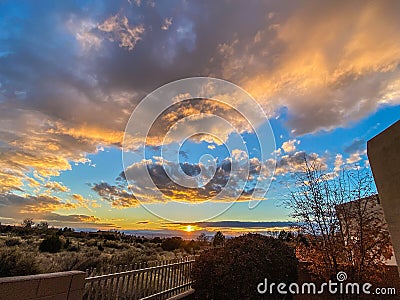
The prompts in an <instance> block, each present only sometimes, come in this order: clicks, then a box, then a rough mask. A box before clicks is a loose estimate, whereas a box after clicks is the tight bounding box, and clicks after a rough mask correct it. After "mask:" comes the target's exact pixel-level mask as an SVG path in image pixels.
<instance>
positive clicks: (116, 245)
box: [103, 240, 128, 249]
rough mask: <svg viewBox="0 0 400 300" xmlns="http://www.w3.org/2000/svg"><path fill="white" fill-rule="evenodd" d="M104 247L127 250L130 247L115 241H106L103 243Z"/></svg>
mask: <svg viewBox="0 0 400 300" xmlns="http://www.w3.org/2000/svg"><path fill="white" fill-rule="evenodd" d="M103 246H104V247H108V248H113V249H123V248H127V247H128V246H127V245H126V244H125V243H121V242H117V241H113V240H104V243H103Z"/></svg>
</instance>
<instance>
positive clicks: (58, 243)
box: [0, 220, 209, 277]
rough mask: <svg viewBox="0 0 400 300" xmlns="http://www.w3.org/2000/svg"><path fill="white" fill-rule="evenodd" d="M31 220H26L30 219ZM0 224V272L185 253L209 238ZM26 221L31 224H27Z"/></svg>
mask: <svg viewBox="0 0 400 300" xmlns="http://www.w3.org/2000/svg"><path fill="white" fill-rule="evenodd" d="M25 221H26V220H25ZM25 221H24V223H23V224H22V226H10V225H7V226H5V225H0V277H6V276H22V275H31V274H38V273H50V272H60V271H69V270H81V271H86V269H90V268H97V269H107V268H108V267H114V266H118V265H128V264H134V263H143V262H152V261H159V260H165V259H173V258H181V257H184V256H187V255H190V254H195V253H197V252H198V251H201V249H204V248H207V247H209V243H208V242H206V241H197V240H196V241H194V240H192V241H186V240H182V238H180V237H172V238H159V237H155V238H145V237H137V236H131V235H125V234H124V233H120V232H108V231H107V232H106V231H98V232H74V231H73V230H72V229H71V228H64V229H58V228H48V226H46V224H38V225H36V226H33V223H32V224H30V223H29V222H25ZM25 223H26V224H25Z"/></svg>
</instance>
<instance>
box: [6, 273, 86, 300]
mask: <svg viewBox="0 0 400 300" xmlns="http://www.w3.org/2000/svg"><path fill="white" fill-rule="evenodd" d="M85 276H86V273H85V272H80V271H69V272H59V273H49V274H39V275H30V276H15V277H5V278H0V299H7V300H22V299H27V300H28V299H29V300H45V299H46V300H50V299H54V300H82V298H83V293H84V287H85Z"/></svg>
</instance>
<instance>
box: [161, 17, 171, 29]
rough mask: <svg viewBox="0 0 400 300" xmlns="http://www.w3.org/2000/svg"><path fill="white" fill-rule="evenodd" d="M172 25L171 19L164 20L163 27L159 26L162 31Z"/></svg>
mask: <svg viewBox="0 0 400 300" xmlns="http://www.w3.org/2000/svg"><path fill="white" fill-rule="evenodd" d="M171 25H172V18H165V19H164V22H163V25H162V26H161V29H162V30H168V28H169V27H170V26H171Z"/></svg>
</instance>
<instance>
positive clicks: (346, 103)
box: [0, 0, 400, 236]
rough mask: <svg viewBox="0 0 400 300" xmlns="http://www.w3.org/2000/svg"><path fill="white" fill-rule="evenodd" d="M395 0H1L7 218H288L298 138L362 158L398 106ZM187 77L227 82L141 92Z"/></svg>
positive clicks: (237, 227)
mask: <svg viewBox="0 0 400 300" xmlns="http://www.w3.org/2000/svg"><path fill="white" fill-rule="evenodd" d="M399 11H400V3H399V2H398V1H386V0H383V1H379V2H377V1H375V2H374V1H351V2H350V1H316V0H314V1H311V0H300V1H295V2H294V1H286V0H283V1H253V0H250V1H228V0H226V1H211V0H206V1H175V0H173V1H152V0H124V1H42V0H39V1H35V2H33V1H18V2H15V1H1V2H0V222H2V223H3V224H19V223H21V221H22V220H23V219H24V218H27V217H30V218H33V219H34V221H36V222H40V221H47V222H49V224H50V225H53V226H63V227H64V226H68V227H74V228H84V229H105V230H108V229H118V230H130V231H131V232H138V233H139V232H140V233H143V232H150V233H151V232H153V233H155V234H158V233H160V232H166V233H176V232H178V233H179V232H184V231H186V233H188V232H189V234H193V236H194V235H196V234H198V233H199V232H202V231H209V232H213V231H215V230H223V231H224V232H229V233H235V232H236V233H241V232H246V231H266V230H274V229H276V228H285V227H287V226H289V225H290V222H291V221H292V220H291V219H290V217H289V213H290V212H289V211H288V210H287V209H286V208H285V207H284V206H283V205H282V199H284V197H285V195H286V193H287V190H286V188H285V183H286V182H288V181H290V179H291V178H292V177H293V174H295V173H297V172H300V171H301V163H302V159H303V158H304V156H306V157H307V158H308V159H311V160H315V161H318V162H319V163H320V164H321V166H323V167H324V168H325V169H326V170H332V171H337V170H339V169H340V168H341V167H343V166H346V165H353V164H357V165H358V166H360V167H362V168H365V169H369V162H368V157H367V153H366V142H367V141H368V140H369V139H370V138H372V137H373V136H375V135H376V134H378V133H380V132H381V131H382V130H384V129H385V128H387V127H388V126H390V125H391V124H393V123H394V122H396V121H397V120H399V116H400V35H399V34H398V32H399V31H400V18H398V12H399ZM192 77H201V78H205V77H207V78H217V79H221V80H224V82H226V87H229V89H230V88H233V87H237V88H236V89H235V90H234V91H233V92H232V93H228V92H226V91H225V90H224V88H222V89H215V86H213V85H210V86H207V87H206V88H205V86H201V89H199V90H201V93H206V94H207V97H206V96H204V94H201V93H200V92H199V94H196V93H194V94H193V93H183V92H184V91H185V89H183V90H182V91H179V90H177V91H175V92H176V94H174V95H173V96H174V97H172V96H170V95H169V94H168V93H166V92H165V93H161V92H160V93H159V94H158V96H159V98H158V99H156V100H154V99H153V100H152V99H151V97H150V98H146V97H147V96H148V95H149V94H150V95H151V94H152V93H153V91H155V90H157V89H158V88H160V87H168V86H169V87H171V84H170V83H172V86H173V84H174V83H173V82H175V81H177V80H182V79H185V78H192ZM181 82H182V81H181ZM202 82H203V81H202ZM207 82H209V81H207ZM210 82H211V81H210ZM213 82H214V81H212V83H213ZM218 82H220V81H218ZM203 83H204V82H203ZM168 84H170V85H168ZM213 88H214V89H213ZM181 92H182V93H181ZM238 95H239V96H238ZM200 96H201V97H200ZM196 97H198V98H196ZM235 97H236V98H235ZM248 97H250V98H248ZM216 98H218V99H216ZM146 99H149V100H148V101H149V102H146V101H147V100H146ZM221 99H222V102H221V101H220V100H221ZM217 100H218V101H217ZM152 101H153V102H152ZM253 101H254V102H253ZM140 103H141V104H143V103H147V106H146V105H142V106H140V105H139V104H140ZM163 107H164V108H165V109H163ZM135 111H136V114H134V112H135ZM138 112H140V113H138ZM261 112H262V113H263V116H264V117H265V118H264V119H263V118H261V117H260V116H261V115H260V113H261ZM132 114H133V115H134V117H131V115H132ZM153 115H154V116H157V118H156V119H155V120H154V122H153V123H151V126H148V127H146V124H147V123H146V122H147V121H148V120H149V117H148V116H153ZM249 120H250V121H249ZM249 124H250V125H249ZM228 125H229V126H228ZM141 130H142V131H143V130H147V131H146V134H143V132H144V131H143V132H142V131H141ZM140 132H141V133H140ZM257 132H259V133H261V137H260V135H257ZM263 135H265V136H267V137H266V139H264V138H263ZM142 140H145V143H141V142H140V141H142ZM164 146H165V147H164ZM163 147H164V148H163ZM162 149H167V150H166V151H165V152H162V151H161V150H162ZM168 153H169V154H168ZM244 168H247V172H248V173H246V174H245V175H243V174H244V173H240V172H241V171H242V170H244ZM234 171H237V172H239V173H240V174H242V175H240V174H239V173H238V174H239V175H237V174H235V173H234ZM146 174H149V176H150V177H146V176H147V175H146ZM185 175H186V177H185ZM182 178H184V179H185V180H184V181H185V182H186V184H189V185H193V184H194V185H195V186H194V187H193V186H192V187H187V186H184V184H182V182H183V181H180V180H181V179H182ZM229 178H232V179H229ZM148 179H151V181H152V184H150V183H149V181H148ZM258 184H260V185H261V187H260V186H259V185H258ZM222 191H224V193H221V192H222ZM254 193H256V194H257V193H258V196H257V197H255V198H254ZM218 195H222V196H218ZM260 195H262V196H260ZM252 197H253V198H252ZM254 199H255V200H254ZM251 201H255V202H251ZM188 226H190V227H188Z"/></svg>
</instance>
